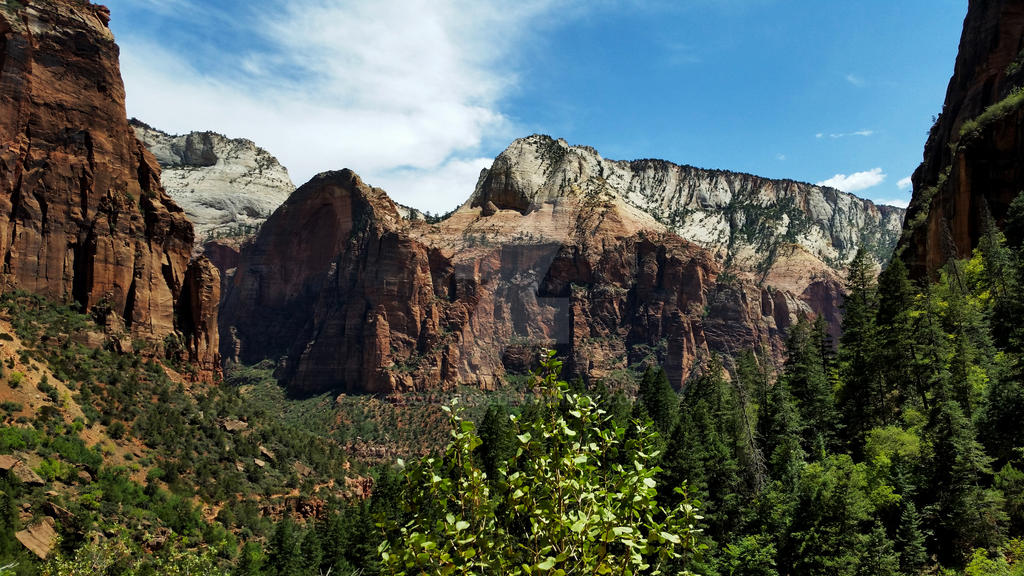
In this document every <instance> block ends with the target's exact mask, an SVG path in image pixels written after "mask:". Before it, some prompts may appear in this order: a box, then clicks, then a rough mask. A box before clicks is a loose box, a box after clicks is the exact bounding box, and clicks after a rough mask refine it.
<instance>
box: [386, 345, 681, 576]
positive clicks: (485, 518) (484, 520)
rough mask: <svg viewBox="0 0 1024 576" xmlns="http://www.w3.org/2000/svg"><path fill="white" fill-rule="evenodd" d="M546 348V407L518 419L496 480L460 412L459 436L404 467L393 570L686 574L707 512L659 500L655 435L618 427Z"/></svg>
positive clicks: (389, 564) (391, 546) (390, 552)
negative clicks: (480, 461)
mask: <svg viewBox="0 0 1024 576" xmlns="http://www.w3.org/2000/svg"><path fill="white" fill-rule="evenodd" d="M560 366H561V363H560V362H558V361H556V360H555V359H554V358H553V355H549V357H548V359H547V360H546V361H545V362H544V363H543V370H544V371H545V372H544V376H543V378H542V379H541V381H540V386H539V388H540V393H541V395H542V399H543V402H544V404H543V406H542V408H541V409H540V410H537V411H536V412H535V414H536V415H535V416H534V417H532V418H529V419H528V418H523V419H522V420H519V419H515V418H513V419H512V423H513V426H514V429H515V433H516V439H517V442H518V447H517V449H516V453H515V456H514V457H513V458H512V459H511V460H510V461H509V462H505V463H502V464H501V465H500V466H499V469H498V479H497V481H496V482H489V481H488V479H487V477H486V474H485V473H484V472H483V470H482V469H481V468H480V467H479V466H478V465H477V463H476V462H475V459H474V457H473V451H474V450H475V449H476V448H477V447H479V446H480V445H481V439H480V437H479V436H477V434H476V432H475V426H474V424H473V423H472V422H471V421H468V420H463V419H462V418H461V417H460V416H459V413H458V411H457V410H456V411H454V412H452V417H451V425H452V430H451V437H452V440H451V443H450V444H449V445H448V447H447V449H446V451H445V454H444V456H443V457H433V458H427V459H424V460H422V461H420V462H419V463H417V464H416V465H413V466H411V467H410V468H409V470H408V471H407V473H406V482H407V484H406V487H405V490H406V492H405V497H404V501H405V505H406V506H407V513H408V515H409V517H410V518H411V520H410V521H409V522H408V523H407V524H405V525H404V526H402V527H400V528H399V529H398V530H397V531H396V533H395V534H394V535H393V537H392V538H391V539H390V541H386V542H384V543H382V544H381V546H380V553H381V558H382V559H383V564H384V567H385V568H386V573H390V574H397V575H400V574H424V573H431V574H484V573H485V574H494V575H521V574H535V573H543V574H562V575H565V574H658V573H661V572H660V571H661V570H663V569H667V568H669V566H672V568H674V569H675V570H676V572H675V573H678V574H689V572H688V571H687V570H686V564H687V558H688V556H689V555H690V554H692V553H693V552H694V551H695V550H696V548H697V543H696V538H697V535H698V533H699V532H700V531H699V530H698V529H696V527H695V524H696V522H697V520H699V519H700V516H698V515H697V512H696V508H695V507H694V505H693V504H692V503H690V501H689V499H688V498H687V497H686V495H685V490H684V488H683V487H679V488H677V491H678V492H679V493H680V494H682V495H683V498H682V503H681V504H680V505H679V506H677V507H676V508H674V509H671V510H668V509H665V508H664V507H662V506H660V505H659V503H658V501H657V494H658V491H657V486H658V484H657V481H656V480H655V477H656V475H657V473H658V472H659V471H660V469H659V468H658V467H657V466H655V465H654V463H655V462H656V461H657V460H656V459H657V457H658V452H657V449H656V447H655V446H656V442H657V434H656V432H654V431H653V430H652V429H651V428H649V427H648V426H646V425H639V424H638V425H637V426H636V428H635V429H634V430H632V431H631V432H630V433H629V434H627V431H626V429H625V428H623V427H616V426H613V425H612V426H610V425H609V420H608V418H607V415H606V413H605V411H604V410H603V409H601V408H600V407H599V405H598V402H597V401H596V400H594V399H593V398H591V397H590V396H588V395H586V394H576V393H572V392H570V391H569V386H568V384H567V383H566V382H563V381H559V380H558V379H557V373H558V370H559V368H560Z"/></svg>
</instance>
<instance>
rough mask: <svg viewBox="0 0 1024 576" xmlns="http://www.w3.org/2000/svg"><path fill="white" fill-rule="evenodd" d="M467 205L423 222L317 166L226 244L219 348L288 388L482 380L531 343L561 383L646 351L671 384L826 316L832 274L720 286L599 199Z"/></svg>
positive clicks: (615, 369)
mask: <svg viewBox="0 0 1024 576" xmlns="http://www.w3.org/2000/svg"><path fill="white" fill-rule="evenodd" d="M469 204H470V203H467V206H464V207H463V209H461V210H459V211H457V212H456V213H455V214H454V215H453V216H452V217H450V218H449V219H447V220H445V221H444V222H442V223H440V224H436V225H430V224H426V223H424V222H422V221H419V222H416V221H409V220H403V219H402V218H401V217H400V216H399V212H398V210H397V207H396V205H395V204H394V203H393V202H392V201H391V200H390V199H389V198H388V197H387V196H386V194H384V192H383V191H381V190H379V189H376V188H372V187H370V186H367V185H366V184H364V183H363V182H362V181H361V180H360V179H359V178H358V177H357V176H356V175H355V174H354V173H352V172H351V171H348V170H345V171H341V172H330V173H325V174H321V175H320V176H317V177H316V178H314V179H313V180H312V181H310V182H309V183H307V184H305V185H304V186H302V187H300V188H299V189H298V190H297V191H296V192H295V193H294V194H292V196H291V197H290V198H289V199H288V201H287V202H286V203H285V204H284V205H283V206H282V207H281V208H280V209H278V210H277V212H275V213H274V214H273V215H272V216H271V217H270V219H269V220H267V222H266V224H265V225H264V226H263V228H262V229H261V230H260V232H259V234H258V235H257V237H256V238H255V240H254V242H253V243H252V244H250V245H248V246H245V247H244V248H243V250H242V252H241V260H240V262H239V264H238V268H237V272H236V273H235V274H234V276H233V277H231V278H230V279H229V281H228V282H227V289H226V292H225V297H224V301H223V306H222V309H221V342H222V352H223V354H224V355H225V357H228V358H232V359H238V360H241V361H243V362H256V361H259V360H262V359H264V358H271V359H274V360H276V361H278V362H279V364H278V366H279V371H278V375H279V376H280V377H281V378H282V379H283V380H284V381H285V382H287V384H288V385H289V387H290V388H291V389H292V390H294V391H297V392H300V393H316V392H322V391H326V390H346V391H354V392H391V391H401V390H413V389H424V388H430V387H437V386H441V387H451V386H455V385H459V384H465V385H472V386H479V387H484V388H490V387H495V386H498V385H499V384H500V383H501V382H502V381H503V380H504V378H505V376H506V374H507V373H509V372H513V373H515V372H523V371H525V370H527V369H529V368H530V367H531V365H532V364H533V363H535V361H536V359H537V352H538V351H539V349H540V348H541V347H554V348H556V349H558V350H559V351H560V353H561V354H562V356H563V357H565V358H566V359H567V361H568V362H567V370H568V375H569V376H576V375H578V376H582V377H585V378H609V377H611V378H614V377H615V376H616V374H617V373H620V372H621V371H622V370H623V369H625V368H627V367H629V366H634V365H636V364H638V363H642V362H644V361H653V362H658V363H660V364H662V365H664V366H665V367H666V368H667V369H668V371H669V374H670V378H671V379H672V381H673V383H674V384H675V385H676V386H681V385H682V384H683V382H684V381H685V379H686V378H687V377H688V376H689V374H690V373H691V372H692V371H693V369H694V368H695V366H698V365H699V364H700V362H702V361H703V360H704V359H706V358H707V357H708V355H709V353H710V352H712V351H715V352H721V353H725V354H732V353H736V352H739V351H742V350H745V349H750V348H753V347H758V348H760V347H761V346H762V345H763V346H767V347H768V348H769V350H771V351H772V352H774V353H775V354H779V353H780V352H781V345H782V335H783V330H784V329H785V328H786V327H788V326H789V325H790V323H791V322H793V321H794V320H795V318H796V317H798V316H799V315H801V314H809V313H812V311H813V310H816V309H817V308H816V307H822V308H823V309H824V311H826V312H827V311H828V310H833V311H834V310H835V309H837V301H836V294H837V292H838V289H839V284H838V282H837V280H836V279H835V276H834V275H832V276H829V275H821V274H820V270H819V269H817V268H811V269H810V270H811V271H812V272H813V273H814V275H815V276H814V278H811V277H810V276H808V278H807V281H806V282H804V281H802V280H800V279H798V278H797V276H798V275H799V274H800V273H802V272H799V270H797V272H794V273H793V274H790V276H789V277H788V280H787V281H788V282H789V283H790V284H791V285H792V286H790V287H789V288H768V287H767V286H765V287H758V286H757V285H755V284H754V283H753V282H751V281H749V279H741V278H735V279H733V280H729V281H724V282H720V281H718V280H719V276H720V275H721V270H722V266H721V264H720V263H718V262H717V261H716V260H715V259H714V258H713V257H712V255H711V254H710V253H709V252H708V251H706V250H705V249H703V248H701V247H698V246H696V245H694V244H691V243H689V242H687V241H686V240H683V239H682V238H680V237H678V236H677V235H675V234H672V233H670V232H667V231H665V230H664V227H663V226H662V225H661V224H659V223H658V222H656V221H655V220H654V219H653V218H651V217H650V216H647V215H645V214H644V213H643V212H641V211H638V210H636V209H634V208H631V207H629V206H627V205H625V204H623V203H622V202H620V201H619V200H618V199H617V198H616V197H615V196H612V195H606V196H602V195H600V194H598V195H591V194H579V195H571V194H570V195H567V196H565V197H561V198H556V199H554V200H552V201H550V202H539V203H536V205H534V206H532V208H531V210H530V211H529V212H528V214H523V213H522V212H520V211H519V210H515V209H510V210H506V209H496V210H494V211H490V212H485V211H482V210H480V209H476V208H472V207H471V206H469ZM792 250H793V254H787V255H785V256H784V258H783V260H784V261H785V262H788V263H791V264H793V265H794V266H795V269H800V266H799V265H798V263H799V261H800V259H801V258H802V257H807V258H810V256H809V255H807V253H806V252H805V251H802V250H801V249H799V248H793V249H792ZM801 255H803V256H801ZM819 264H820V263H819ZM801 270H802V269H801ZM804 271H805V272H806V270H804ZM768 280H769V282H773V283H774V284H776V285H781V284H782V283H781V282H778V280H779V277H777V276H770V277H769V279H768ZM793 286H797V287H799V289H798V291H797V292H795V293H794V292H793V291H792V290H793V289H795V288H793ZM801 291H805V292H804V293H802V292H801Z"/></svg>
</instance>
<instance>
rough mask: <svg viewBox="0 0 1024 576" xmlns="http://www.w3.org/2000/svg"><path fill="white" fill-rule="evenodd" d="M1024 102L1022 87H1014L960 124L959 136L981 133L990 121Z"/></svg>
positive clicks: (966, 136)
mask: <svg viewBox="0 0 1024 576" xmlns="http://www.w3.org/2000/svg"><path fill="white" fill-rule="evenodd" d="M1022 104H1024V87H1018V88H1015V89H1014V90H1013V91H1011V92H1010V94H1009V95H1007V96H1006V98H1003V99H1002V100H1000V101H999V102H996V103H995V104H992V105H991V106H989V107H988V108H985V111H984V112H982V113H981V114H979V115H978V117H977V118H974V119H971V120H968V121H966V122H964V123H963V124H961V125H960V138H972V137H974V136H977V135H978V134H980V133H981V131H982V129H984V128H985V127H986V126H988V125H989V124H991V123H992V122H994V121H996V120H998V119H1000V118H1002V117H1004V116H1006V115H1007V114H1010V113H1011V112H1013V111H1015V110H1016V109H1018V108H1020V106H1021V105H1022Z"/></svg>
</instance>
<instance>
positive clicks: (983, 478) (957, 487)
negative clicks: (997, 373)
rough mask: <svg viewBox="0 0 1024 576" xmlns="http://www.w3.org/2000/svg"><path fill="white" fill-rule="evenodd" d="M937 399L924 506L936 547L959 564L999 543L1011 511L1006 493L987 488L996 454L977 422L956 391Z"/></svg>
mask: <svg viewBox="0 0 1024 576" xmlns="http://www.w3.org/2000/svg"><path fill="white" fill-rule="evenodd" d="M937 398H938V399H940V400H937V401H936V404H935V407H934V408H933V410H932V413H931V414H930V415H929V422H928V426H927V429H926V438H925V440H926V445H927V447H928V453H927V456H926V458H925V463H924V468H925V469H924V471H923V474H924V480H925V486H926V487H927V489H926V490H925V491H924V492H923V493H922V498H923V499H924V500H925V501H926V502H927V505H926V506H925V508H924V510H923V511H924V520H925V524H926V526H927V527H928V529H929V532H930V533H931V534H932V538H933V540H932V542H931V546H930V550H931V551H932V552H933V553H935V554H937V555H938V557H939V559H940V561H942V562H943V563H944V564H947V565H950V564H952V565H955V564H960V563H962V562H964V561H965V560H966V559H967V558H968V556H969V554H970V551H971V549H972V548H975V547H982V548H993V547H994V546H996V545H998V544H999V543H1000V541H1001V533H1002V530H1003V527H1004V525H1005V523H1006V515H1005V512H1004V511H1003V506H1002V496H1001V494H999V493H998V492H996V491H994V490H991V489H988V488H986V486H988V485H990V480H991V474H992V470H991V468H990V466H991V458H989V457H988V456H987V455H986V454H985V451H984V449H983V448H982V446H981V444H980V443H978V441H977V440H976V439H975V432H974V428H973V425H972V424H971V421H970V420H968V419H967V418H966V417H965V416H964V413H963V410H962V408H961V406H960V403H959V402H957V401H956V400H954V399H953V398H952V395H951V394H948V393H942V392H941V391H940V393H939V394H938V395H937Z"/></svg>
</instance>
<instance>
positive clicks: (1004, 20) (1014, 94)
mask: <svg viewBox="0 0 1024 576" xmlns="http://www.w3.org/2000/svg"><path fill="white" fill-rule="evenodd" d="M1022 87H1024V5H1022V4H1021V3H1020V2H1015V1H1012V0H991V1H990V0H984V1H981V0H971V2H970V3H969V8H968V11H967V17H966V18H965V19H964V28H963V35H962V36H961V40H960V49H959V52H958V54H957V58H956V65H955V68H954V71H953V76H952V77H951V78H950V81H949V87H948V88H947V90H946V99H945V103H944V104H943V106H942V113H941V114H940V115H939V116H938V118H937V120H936V122H935V124H934V125H933V126H932V128H931V131H930V132H929V134H928V141H927V143H926V144H925V148H924V159H923V161H922V162H921V165H920V166H919V167H918V168H917V170H916V171H915V172H914V175H913V183H914V193H913V196H912V198H911V202H910V207H909V209H908V212H907V219H906V224H905V226H904V230H903V235H902V238H901V239H900V242H899V247H898V251H897V253H898V255H899V257H901V258H902V259H903V260H904V262H906V263H907V266H908V268H909V269H910V272H911V275H912V276H914V277H918V278H920V277H925V276H928V275H932V274H935V273H936V271H937V270H938V269H939V268H941V267H942V266H943V265H944V264H945V263H946V262H947V261H948V260H949V259H950V258H952V257H956V258H964V257H967V256H969V255H970V254H971V251H972V250H973V249H974V248H975V247H976V246H977V244H978V240H979V239H980V238H981V236H982V235H983V233H984V231H985V229H986V226H987V225H988V224H987V223H988V222H989V221H991V222H994V223H995V224H996V225H997V226H1001V225H1002V222H1003V219H1004V218H1005V216H1006V212H1007V208H1008V207H1009V204H1010V202H1012V201H1013V199H1014V198H1015V197H1016V196H1017V195H1018V194H1019V193H1020V192H1021V191H1022V190H1024V163H1022V162H1021V159H1022V158H1024V92H1022V90H1024V88H1022Z"/></svg>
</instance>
